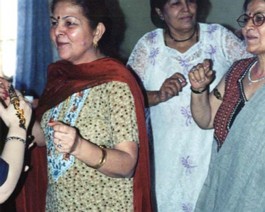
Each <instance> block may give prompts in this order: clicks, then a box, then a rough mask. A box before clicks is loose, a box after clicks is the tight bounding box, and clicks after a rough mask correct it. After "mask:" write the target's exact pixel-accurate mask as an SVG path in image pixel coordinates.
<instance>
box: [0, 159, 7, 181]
mask: <svg viewBox="0 0 265 212" xmlns="http://www.w3.org/2000/svg"><path fill="white" fill-rule="evenodd" d="M8 170H9V165H8V163H7V162H6V161H5V160H3V159H2V158H0V186H2V185H3V184H4V182H5V181H6V179H7V175H8Z"/></svg>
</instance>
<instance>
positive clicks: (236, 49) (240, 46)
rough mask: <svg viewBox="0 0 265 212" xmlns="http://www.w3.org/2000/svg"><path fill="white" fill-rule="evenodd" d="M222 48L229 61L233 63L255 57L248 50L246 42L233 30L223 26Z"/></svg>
mask: <svg viewBox="0 0 265 212" xmlns="http://www.w3.org/2000/svg"><path fill="white" fill-rule="evenodd" d="M221 39H222V41H221V42H222V43H221V45H222V50H223V54H224V56H225V58H226V60H227V61H229V62H230V65H232V64H233V63H234V62H235V61H237V60H240V59H244V58H249V57H253V55H252V54H250V53H248V52H247V50H246V43H245V41H244V40H241V39H239V38H238V37H237V36H236V35H235V34H234V33H233V32H231V31H230V30H228V29H226V28H225V27H221Z"/></svg>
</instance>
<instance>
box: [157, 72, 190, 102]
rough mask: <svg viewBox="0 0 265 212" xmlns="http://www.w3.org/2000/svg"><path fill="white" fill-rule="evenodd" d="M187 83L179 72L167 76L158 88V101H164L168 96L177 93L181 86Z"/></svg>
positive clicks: (170, 96)
mask: <svg viewBox="0 0 265 212" xmlns="http://www.w3.org/2000/svg"><path fill="white" fill-rule="evenodd" d="M185 85H187V81H186V79H185V77H184V76H183V75H182V74H180V73H175V74H173V75H172V76H171V77H169V78H167V79H166V80H165V81H164V83H163V84H162V86H161V88H160V90H159V100H160V102H165V101H167V100H169V99H170V98H172V97H174V96H177V95H179V92H181V91H182V88H183V87H184V86H185Z"/></svg>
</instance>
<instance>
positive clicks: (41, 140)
mask: <svg viewBox="0 0 265 212" xmlns="http://www.w3.org/2000/svg"><path fill="white" fill-rule="evenodd" d="M32 135H33V137H34V140H33V141H34V142H35V143H36V144H37V145H38V146H45V145H46V144H45V137H44V133H43V130H42V128H41V126H40V123H39V122H38V121H35V123H34V125H33V129H32Z"/></svg>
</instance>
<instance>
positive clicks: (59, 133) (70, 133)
mask: <svg viewBox="0 0 265 212" xmlns="http://www.w3.org/2000/svg"><path fill="white" fill-rule="evenodd" d="M48 125H49V126H50V127H52V128H53V130H54V133H53V137H54V139H53V142H54V146H55V148H56V149H57V150H58V151H59V152H61V153H68V154H71V153H72V152H74V151H75V149H76V147H77V146H78V145H79V144H80V140H81V138H80V136H79V134H78V132H77V130H76V129H75V128H74V127H71V126H69V125H66V124H64V123H61V122H57V121H54V122H50V123H49V124H48Z"/></svg>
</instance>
